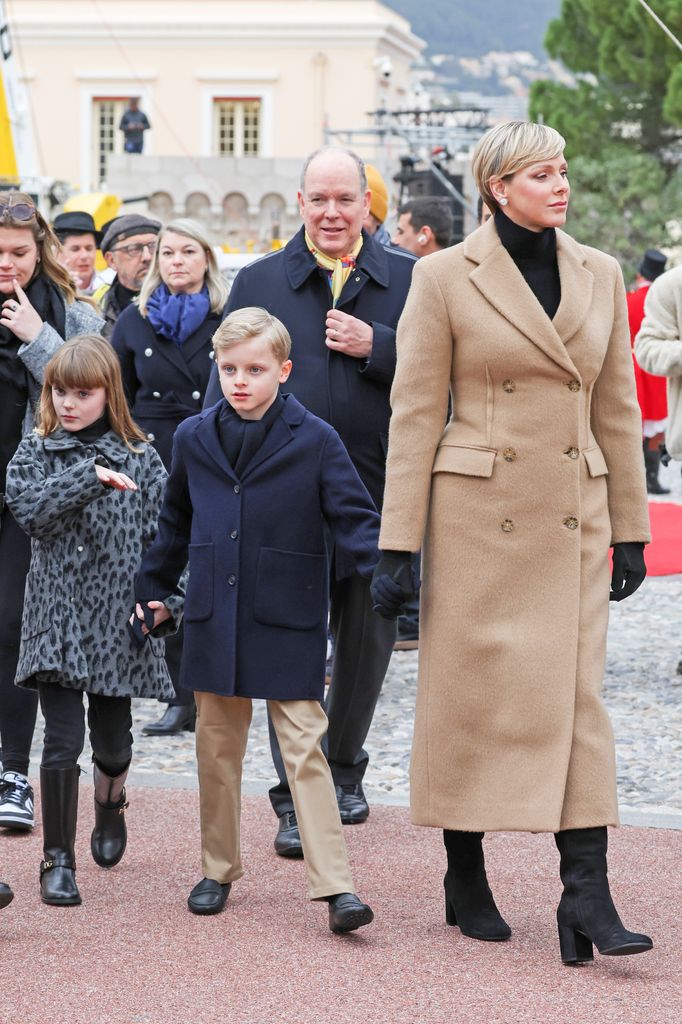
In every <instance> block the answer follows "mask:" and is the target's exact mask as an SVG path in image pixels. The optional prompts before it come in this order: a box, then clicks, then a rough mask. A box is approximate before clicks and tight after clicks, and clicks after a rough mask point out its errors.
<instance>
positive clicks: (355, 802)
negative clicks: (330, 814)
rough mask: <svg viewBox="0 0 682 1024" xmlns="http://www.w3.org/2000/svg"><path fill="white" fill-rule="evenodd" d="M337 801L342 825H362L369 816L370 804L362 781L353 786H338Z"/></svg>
mask: <svg viewBox="0 0 682 1024" xmlns="http://www.w3.org/2000/svg"><path fill="white" fill-rule="evenodd" d="M336 802H337V804H338V805H339V814H340V815H341V824H342V825H361V824H362V822H363V821H367V819H368V818H369V804H368V803H367V800H366V799H365V793H364V790H363V788H362V783H360V782H356V783H355V784H354V785H352V786H337V787H336Z"/></svg>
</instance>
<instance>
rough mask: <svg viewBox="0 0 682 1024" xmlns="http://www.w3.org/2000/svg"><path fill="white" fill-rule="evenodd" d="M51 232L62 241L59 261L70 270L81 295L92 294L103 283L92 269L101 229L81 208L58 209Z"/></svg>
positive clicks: (102, 279) (100, 237) (100, 238)
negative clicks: (71, 209) (61, 210)
mask: <svg viewBox="0 0 682 1024" xmlns="http://www.w3.org/2000/svg"><path fill="white" fill-rule="evenodd" d="M52 227H53V228H54V233H55V235H56V236H57V238H58V239H59V241H60V242H61V244H62V248H61V252H60V253H59V262H60V263H61V264H62V266H64V267H66V269H67V270H68V271H69V273H70V274H71V277H72V278H73V280H74V283H75V285H76V288H77V289H78V291H79V292H80V293H81V295H92V294H93V293H94V292H96V291H97V289H98V288H101V287H102V285H103V284H106V281H105V280H104V278H102V277H100V275H99V274H98V273H97V271H96V270H95V259H96V258H97V249H98V248H99V245H100V242H101V241H102V233H101V232H100V231H98V230H97V228H96V227H95V222H94V220H93V219H92V217H91V215H90V214H89V213H86V212H85V211H84V210H73V211H71V212H70V213H60V214H59V215H58V216H57V217H55V219H54V223H53V225H52Z"/></svg>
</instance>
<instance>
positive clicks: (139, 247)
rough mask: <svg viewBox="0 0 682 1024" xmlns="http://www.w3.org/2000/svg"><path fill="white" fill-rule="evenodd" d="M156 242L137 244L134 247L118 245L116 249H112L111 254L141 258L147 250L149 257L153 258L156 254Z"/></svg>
mask: <svg viewBox="0 0 682 1024" xmlns="http://www.w3.org/2000/svg"><path fill="white" fill-rule="evenodd" d="M156 246H157V243H156V242H135V243H134V244H133V245H117V246H116V248H115V249H111V250H110V252H124V253H125V254H126V256H131V257H132V256H141V255H142V253H143V252H144V250H145V249H148V250H149V255H150V256H153V255H154V253H155V252H156Z"/></svg>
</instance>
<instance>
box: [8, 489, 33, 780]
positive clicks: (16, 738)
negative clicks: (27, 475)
mask: <svg viewBox="0 0 682 1024" xmlns="http://www.w3.org/2000/svg"><path fill="white" fill-rule="evenodd" d="M30 562H31V541H30V540H29V538H28V536H27V535H26V534H25V533H24V531H23V530H22V529H21V527H19V526H18V525H17V523H16V521H15V519H14V517H13V516H12V513H11V512H10V511H9V509H8V508H5V509H4V510H3V512H2V515H1V516H0V747H1V749H2V754H1V759H2V767H3V769H4V771H6V772H21V773H22V775H27V774H28V762H29V758H30V754H31V741H32V740H33V730H34V729H35V724H36V713H37V711H38V695H37V693H35V691H33V690H25V689H22V688H21V687H19V686H15V685H14V676H15V674H16V670H17V660H18V658H19V639H20V637H21V613H22V609H23V606H24V587H25V584H26V575H27V573H28V567H29V565H30Z"/></svg>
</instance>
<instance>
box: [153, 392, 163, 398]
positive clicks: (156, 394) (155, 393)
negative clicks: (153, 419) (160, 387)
mask: <svg viewBox="0 0 682 1024" xmlns="http://www.w3.org/2000/svg"><path fill="white" fill-rule="evenodd" d="M152 397H153V398H161V392H160V391H152Z"/></svg>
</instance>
